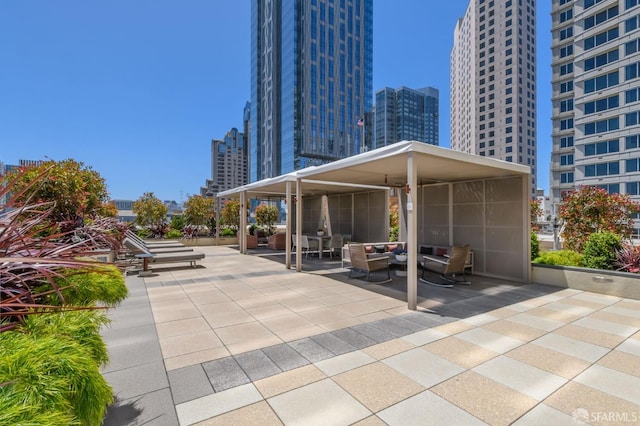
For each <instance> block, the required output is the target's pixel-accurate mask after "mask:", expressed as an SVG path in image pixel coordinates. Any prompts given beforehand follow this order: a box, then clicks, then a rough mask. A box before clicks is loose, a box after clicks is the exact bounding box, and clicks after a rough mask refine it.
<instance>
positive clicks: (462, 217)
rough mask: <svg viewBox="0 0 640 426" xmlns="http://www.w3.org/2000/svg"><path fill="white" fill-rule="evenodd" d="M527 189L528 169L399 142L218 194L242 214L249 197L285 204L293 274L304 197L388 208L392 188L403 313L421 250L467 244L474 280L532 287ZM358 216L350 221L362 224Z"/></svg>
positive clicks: (411, 299)
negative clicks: (373, 201)
mask: <svg viewBox="0 0 640 426" xmlns="http://www.w3.org/2000/svg"><path fill="white" fill-rule="evenodd" d="M530 182H531V176H530V169H529V167H527V166H523V165H518V164H514V163H509V162H504V161H500V160H495V159H490V158H486V157H480V156H476V155H471V154H466V153H462V152H458V151H453V150H450V149H446V148H441V147H437V146H433V145H428V144H425V143H422V142H411V141H404V142H399V143H396V144H393V145H390V146H387V147H383V148H379V149H376V150H373V151H369V152H365V153H362V154H359V155H355V156H353V157H349V158H345V159H342V160H338V161H335V162H332V163H329V164H324V165H321V166H317V167H309V168H306V169H303V170H299V171H296V172H292V173H288V174H285V175H282V176H278V177H275V178H270V179H265V180H262V181H258V182H254V183H251V184H248V185H244V186H241V187H238V188H234V189H231V190H228V191H224V192H221V193H219V194H218V197H219V198H239V199H240V205H241V211H243V210H244V208H246V207H245V206H246V205H247V200H248V198H247V197H249V196H254V197H265V198H266V197H280V198H284V199H285V202H286V205H287V214H286V233H287V237H286V238H287V241H291V235H292V222H293V217H292V214H291V213H292V212H291V209H290V206H292V205H294V204H295V206H296V208H295V226H296V230H295V233H296V235H297V238H298V241H297V243H296V270H297V271H299V272H300V271H302V256H301V248H300V238H301V235H302V232H303V229H302V226H303V216H302V215H303V203H302V200H303V197H310V196H319V195H332V194H334V195H335V194H359V193H364V192H372V191H387V192H386V194H387V197H384V199H385V200H386V201H387V204H388V191H389V190H390V189H391V188H396V189H397V190H398V195H399V197H398V198H399V204H400V209H399V210H400V212H399V213H400V215H399V216H400V221H401V239H404V240H405V241H406V242H407V246H408V247H409V250H408V260H407V301H408V307H409V309H416V306H417V281H418V278H417V275H418V274H417V265H418V256H419V253H418V250H417V248H418V246H419V244H433V245H447V246H450V245H454V244H469V245H470V246H471V249H472V250H473V251H474V256H475V263H476V265H475V267H474V273H475V274H479V275H486V276H492V277H498V278H506V279H512V280H517V281H521V282H529V281H530V272H531V267H530V250H531V248H530V240H529V238H530V236H529V235H530V234H529V232H530V225H529V220H530V219H529V209H530V205H529V200H530V197H531V189H530V185H531V183H530ZM294 191H295V194H294ZM294 195H295V200H296V201H297V202H295V203H293V201H294V199H293V196H294ZM362 213H363V212H361V211H354V212H353V213H352V214H353V215H354V217H355V218H356V220H358V221H361V220H364V219H363V217H364V216H363V215H362ZM240 221H241V223H240V225H241V226H240V228H241V229H245V228H246V225H247V218H246V215H244V214H241V215H240ZM385 229H386V228H385ZM245 234H246V233H245V232H242V233H241V235H240V236H239V243H240V251H241V252H242V253H245V254H246V235H245ZM354 240H357V238H354ZM291 254H292V253H291V247H290V245H289V244H287V248H286V263H285V265H286V268H290V267H291Z"/></svg>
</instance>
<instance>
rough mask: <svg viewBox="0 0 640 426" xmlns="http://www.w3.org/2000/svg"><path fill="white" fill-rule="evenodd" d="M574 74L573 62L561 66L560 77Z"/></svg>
mask: <svg viewBox="0 0 640 426" xmlns="http://www.w3.org/2000/svg"><path fill="white" fill-rule="evenodd" d="M572 72H573V62H569V63H568V64H564V65H561V66H560V75H566V74H570V73H572Z"/></svg>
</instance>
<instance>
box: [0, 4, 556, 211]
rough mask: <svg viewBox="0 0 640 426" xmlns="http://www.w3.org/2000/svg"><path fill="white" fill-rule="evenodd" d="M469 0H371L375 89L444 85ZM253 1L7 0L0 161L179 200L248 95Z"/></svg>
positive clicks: (545, 28)
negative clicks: (66, 166) (75, 170)
mask: <svg viewBox="0 0 640 426" xmlns="http://www.w3.org/2000/svg"><path fill="white" fill-rule="evenodd" d="M550 3H551V2H550V1H548V0H546V1H545V0H543V1H539V2H538V85H537V86H538V159H537V161H538V165H539V168H538V182H539V183H538V187H540V188H544V189H545V191H547V190H548V181H549V176H548V175H549V160H550V151H551V142H550V141H551V138H550V134H551V121H550V113H551V100H550V98H551V87H550V81H551V70H550V63H551V55H550V47H549V46H550V15H549V13H550V7H551V5H550ZM467 4H468V1H467V0H447V1H434V0H428V1H425V0H374V53H373V55H374V76H373V88H374V92H375V91H377V90H379V89H380V88H382V87H385V86H390V87H398V86H402V85H404V86H409V87H413V88H419V87H425V86H433V87H436V88H437V89H439V90H440V145H441V146H445V147H448V146H449V53H450V51H451V46H452V43H453V29H454V27H455V24H456V20H457V19H458V18H459V17H461V16H463V15H464V12H465V10H466V7H467ZM249 39H250V1H249V0H186V1H180V2H177V1H169V0H138V1H132V0H110V1H108V2H86V1H80V0H59V1H55V2H54V1H49V0H2V1H0V58H1V59H0V161H3V162H4V163H7V164H12V163H16V162H17V161H18V159H43V158H45V157H48V158H52V159H55V160H63V159H66V158H74V159H76V160H78V161H82V162H84V163H85V164H86V165H88V166H91V167H93V168H94V169H95V170H97V171H98V172H99V173H100V174H101V175H102V176H103V177H104V178H105V180H106V182H107V186H108V189H109V192H110V194H111V196H112V197H113V198H129V199H136V198H138V197H139V196H140V195H142V193H144V192H148V191H151V192H154V193H155V194H156V195H157V196H158V197H159V198H161V199H163V200H176V201H181V200H185V199H186V198H187V196H188V194H197V193H199V188H200V186H202V185H203V184H204V182H205V179H207V178H209V177H210V173H211V171H210V170H211V164H210V141H211V139H212V138H221V137H223V136H224V134H225V133H226V132H227V131H228V130H229V129H230V128H231V127H238V128H241V126H242V108H243V107H244V105H245V103H246V101H247V100H249V97H250V79H249V76H250V68H249V66H250V49H249V41H250V40H249Z"/></svg>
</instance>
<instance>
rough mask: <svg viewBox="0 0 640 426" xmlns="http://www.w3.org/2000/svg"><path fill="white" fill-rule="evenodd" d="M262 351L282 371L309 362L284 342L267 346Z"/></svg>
mask: <svg viewBox="0 0 640 426" xmlns="http://www.w3.org/2000/svg"><path fill="white" fill-rule="evenodd" d="M262 352H264V354H265V355H266V356H268V357H269V359H271V361H273V363H274V364H275V365H277V366H278V368H280V369H281V370H282V371H287V370H293V369H295V368H299V367H302V366H304V365H307V364H309V361H308V360H307V359H306V358H304V357H303V356H302V355H300V354H299V353H298V352H297V351H296V350H294V349H293V348H292V347H291V346H289V345H288V344H286V343H281V344H279V345H275V346H269V347H266V348H263V349H262Z"/></svg>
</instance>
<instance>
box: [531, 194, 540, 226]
mask: <svg viewBox="0 0 640 426" xmlns="http://www.w3.org/2000/svg"><path fill="white" fill-rule="evenodd" d="M530 204H531V209H530V211H531V229H535V230H538V229H539V228H540V226H539V225H538V217H539V216H541V215H542V207H540V200H538V199H537V198H532V199H531V202H530Z"/></svg>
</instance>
